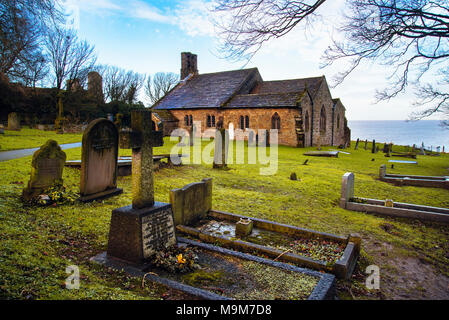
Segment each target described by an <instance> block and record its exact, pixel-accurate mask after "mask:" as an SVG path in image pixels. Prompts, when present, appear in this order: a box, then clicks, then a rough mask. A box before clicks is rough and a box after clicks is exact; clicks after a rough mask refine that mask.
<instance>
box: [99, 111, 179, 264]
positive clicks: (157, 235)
mask: <svg viewBox="0 0 449 320" xmlns="http://www.w3.org/2000/svg"><path fill="white" fill-rule="evenodd" d="M151 123H152V121H151V111H150V110H147V109H143V110H133V111H132V112H131V128H132V130H131V132H129V135H130V139H129V142H130V147H131V148H132V155H133V160H132V161H133V164H132V171H133V175H132V180H133V181H132V184H133V190H132V193H133V199H132V205H129V206H126V207H122V208H117V209H115V210H113V211H112V216H111V225H110V229H109V241H108V249H107V255H108V257H113V258H118V259H121V260H126V261H130V262H133V263H142V262H144V260H146V259H148V258H150V257H151V256H152V255H153V254H154V253H155V252H156V251H158V250H160V249H163V248H166V247H169V246H171V245H175V244H176V243H177V240H176V233H175V228H174V219H173V211H172V207H171V205H170V204H169V203H162V202H157V201H154V177H153V147H156V146H162V145H163V139H162V138H163V132H162V131H155V130H153V129H152V126H151Z"/></svg>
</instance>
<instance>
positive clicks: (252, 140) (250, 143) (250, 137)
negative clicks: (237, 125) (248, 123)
mask: <svg viewBox="0 0 449 320" xmlns="http://www.w3.org/2000/svg"><path fill="white" fill-rule="evenodd" d="M255 145H256V141H255V138H254V131H253V130H250V131H249V134H248V147H254V146H255Z"/></svg>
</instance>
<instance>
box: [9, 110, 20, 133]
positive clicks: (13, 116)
mask: <svg viewBox="0 0 449 320" xmlns="http://www.w3.org/2000/svg"><path fill="white" fill-rule="evenodd" d="M8 130H16V131H19V130H20V119H19V116H18V115H17V113H16V112H11V113H10V114H8Z"/></svg>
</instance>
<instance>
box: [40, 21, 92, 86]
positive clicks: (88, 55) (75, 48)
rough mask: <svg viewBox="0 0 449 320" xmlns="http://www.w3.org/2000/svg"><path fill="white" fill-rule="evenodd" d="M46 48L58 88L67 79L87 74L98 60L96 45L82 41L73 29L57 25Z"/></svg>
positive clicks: (47, 39)
mask: <svg viewBox="0 0 449 320" xmlns="http://www.w3.org/2000/svg"><path fill="white" fill-rule="evenodd" d="M46 50H47V54H48V56H49V60H50V64H51V67H52V71H53V77H54V83H55V86H56V88H57V89H58V90H60V89H61V88H62V85H63V83H64V81H65V80H74V79H78V78H79V77H81V76H83V77H86V76H87V72H88V71H90V70H91V69H92V68H93V66H94V65H95V62H96V56H95V54H94V47H93V46H91V45H89V44H88V43H87V42H86V41H80V40H79V39H78V36H77V35H76V32H75V31H74V30H73V29H62V28H59V27H57V26H56V27H55V28H54V29H53V30H52V31H50V32H48V34H47V37H46Z"/></svg>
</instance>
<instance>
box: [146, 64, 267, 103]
mask: <svg viewBox="0 0 449 320" xmlns="http://www.w3.org/2000/svg"><path fill="white" fill-rule="evenodd" d="M255 72H257V73H258V70H257V68H252V69H241V70H234V71H225V72H216V73H205V74H200V75H194V76H193V77H191V78H190V79H188V80H186V81H180V82H179V83H178V85H177V86H176V87H174V88H173V89H172V90H171V91H170V92H169V93H168V94H167V95H166V96H165V97H163V98H162V99H161V100H159V101H158V102H156V104H155V105H154V106H153V108H154V110H158V109H166V110H170V109H198V108H220V107H221V106H222V105H223V104H224V103H226V102H227V101H228V100H229V99H230V98H232V96H233V95H235V94H236V93H237V92H239V90H240V88H241V87H242V86H243V85H244V84H245V81H246V80H247V79H248V78H250V77H251V75H252V74H253V73H255Z"/></svg>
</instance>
